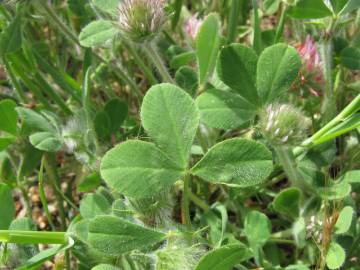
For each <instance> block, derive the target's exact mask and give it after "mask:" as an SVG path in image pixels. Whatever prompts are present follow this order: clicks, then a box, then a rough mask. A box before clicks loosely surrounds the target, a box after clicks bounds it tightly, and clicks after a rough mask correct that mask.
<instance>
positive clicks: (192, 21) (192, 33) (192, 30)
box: [184, 13, 202, 40]
mask: <svg viewBox="0 0 360 270" xmlns="http://www.w3.org/2000/svg"><path fill="white" fill-rule="evenodd" d="M201 24H202V20H200V19H198V14H197V13H196V14H194V15H192V16H191V17H190V18H189V19H187V20H186V22H185V25H184V30H185V32H186V33H187V34H188V36H189V37H190V38H191V39H193V40H195V38H196V36H197V34H198V32H199V29H200V26H201Z"/></svg>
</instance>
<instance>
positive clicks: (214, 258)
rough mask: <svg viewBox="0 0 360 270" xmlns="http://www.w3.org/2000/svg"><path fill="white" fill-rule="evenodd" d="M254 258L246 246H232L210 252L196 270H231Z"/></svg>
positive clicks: (201, 260)
mask: <svg viewBox="0 0 360 270" xmlns="http://www.w3.org/2000/svg"><path fill="white" fill-rule="evenodd" d="M251 257H252V252H251V251H250V250H249V249H248V248H247V247H246V246H244V245H239V244H230V245H226V246H223V247H220V248H217V249H215V250H212V251H210V252H209V253H207V254H206V255H205V256H203V257H202V258H201V259H200V261H199V263H198V265H197V266H196V267H195V270H231V269H233V267H234V266H235V265H236V264H238V263H241V262H243V261H246V260H248V259H250V258H251Z"/></svg>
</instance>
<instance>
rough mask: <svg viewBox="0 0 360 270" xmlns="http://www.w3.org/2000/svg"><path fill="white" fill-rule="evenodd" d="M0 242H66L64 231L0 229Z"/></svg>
mask: <svg viewBox="0 0 360 270" xmlns="http://www.w3.org/2000/svg"><path fill="white" fill-rule="evenodd" d="M0 242H5V243H14V244H61V245H63V244H66V243H67V242H68V240H67V237H66V233H65V232H37V231H13V230H8V231H5V230H0Z"/></svg>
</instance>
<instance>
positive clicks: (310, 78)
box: [296, 35, 323, 96]
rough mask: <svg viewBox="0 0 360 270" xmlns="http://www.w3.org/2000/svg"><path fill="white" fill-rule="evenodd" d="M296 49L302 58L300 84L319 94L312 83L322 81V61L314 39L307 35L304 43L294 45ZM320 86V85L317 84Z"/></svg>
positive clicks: (316, 94) (313, 93)
mask: <svg viewBox="0 0 360 270" xmlns="http://www.w3.org/2000/svg"><path fill="white" fill-rule="evenodd" d="M296 49H297V51H298V53H299V55H300V57H301V59H302V62H303V66H302V68H301V71H300V76H301V85H302V86H307V88H308V91H309V92H310V93H311V94H312V95H314V96H319V93H318V91H317V90H316V89H314V88H317V87H315V86H314V84H321V83H322V81H323V72H322V63H321V59H320V54H319V52H318V49H317V45H316V42H315V40H314V39H313V38H312V37H311V36H310V35H308V36H307V37H306V39H305V42H304V43H300V44H298V45H297V46H296ZM319 87H320V86H319Z"/></svg>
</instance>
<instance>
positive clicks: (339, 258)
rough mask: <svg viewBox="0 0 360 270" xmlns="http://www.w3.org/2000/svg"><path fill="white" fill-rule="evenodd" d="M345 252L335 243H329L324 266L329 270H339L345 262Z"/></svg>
mask: <svg viewBox="0 0 360 270" xmlns="http://www.w3.org/2000/svg"><path fill="white" fill-rule="evenodd" d="M345 258H346V253H345V250H344V249H343V248H342V246H340V245H339V244H338V243H336V242H331V244H330V247H329V249H328V252H327V254H326V265H327V267H328V268H329V269H339V268H340V267H341V266H342V265H343V264H344V262H345Z"/></svg>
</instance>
